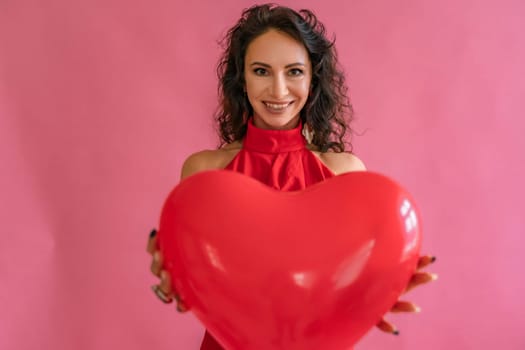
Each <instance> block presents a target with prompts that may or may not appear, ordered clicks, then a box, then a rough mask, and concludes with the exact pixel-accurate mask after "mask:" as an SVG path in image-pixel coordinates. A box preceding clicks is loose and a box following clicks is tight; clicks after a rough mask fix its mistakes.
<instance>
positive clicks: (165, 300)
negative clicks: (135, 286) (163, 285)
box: [151, 284, 173, 304]
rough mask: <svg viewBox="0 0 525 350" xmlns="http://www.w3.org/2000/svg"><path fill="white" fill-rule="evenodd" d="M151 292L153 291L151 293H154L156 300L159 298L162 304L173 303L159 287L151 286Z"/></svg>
mask: <svg viewBox="0 0 525 350" xmlns="http://www.w3.org/2000/svg"><path fill="white" fill-rule="evenodd" d="M151 290H152V291H153V293H155V295H156V296H157V298H159V299H160V301H162V302H163V303H164V304H171V303H173V297H171V296H169V295H166V294H164V292H163V291H162V289H160V286H159V285H158V284H156V285H154V286H151Z"/></svg>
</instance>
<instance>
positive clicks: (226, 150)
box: [181, 143, 242, 179]
mask: <svg viewBox="0 0 525 350" xmlns="http://www.w3.org/2000/svg"><path fill="white" fill-rule="evenodd" d="M241 147H242V146H240V145H239V144H237V143H231V144H229V145H226V146H224V147H223V148H220V149H216V150H203V151H199V152H196V153H193V154H192V155H190V156H189V157H188V158H186V160H185V161H184V163H183V165H182V170H181V179H184V178H186V177H188V176H191V175H194V174H196V173H199V172H201V171H206V170H217V169H224V168H225V167H226V166H227V165H228V163H229V162H231V160H232V159H233V158H234V157H235V155H236V154H237V153H238V152H239V151H240V149H241Z"/></svg>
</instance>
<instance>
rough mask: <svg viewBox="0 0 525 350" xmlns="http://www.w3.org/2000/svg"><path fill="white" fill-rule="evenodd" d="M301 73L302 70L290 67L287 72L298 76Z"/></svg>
mask: <svg viewBox="0 0 525 350" xmlns="http://www.w3.org/2000/svg"><path fill="white" fill-rule="evenodd" d="M303 73H304V72H303V70H302V69H299V68H293V69H290V71H289V72H288V74H290V75H291V76H292V77H298V76H300V75H303Z"/></svg>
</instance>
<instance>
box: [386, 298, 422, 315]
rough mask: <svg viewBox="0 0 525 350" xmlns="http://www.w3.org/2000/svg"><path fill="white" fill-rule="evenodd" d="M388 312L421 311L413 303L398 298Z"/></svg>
mask: <svg viewBox="0 0 525 350" xmlns="http://www.w3.org/2000/svg"><path fill="white" fill-rule="evenodd" d="M390 312H394V313H396V312H421V308H420V307H419V306H417V305H416V304H414V303H411V302H408V301H401V300H400V301H398V302H397V303H395V304H394V306H392V308H391V309H390Z"/></svg>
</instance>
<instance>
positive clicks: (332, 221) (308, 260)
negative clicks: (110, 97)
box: [159, 171, 421, 350]
mask: <svg viewBox="0 0 525 350" xmlns="http://www.w3.org/2000/svg"><path fill="white" fill-rule="evenodd" d="M159 243H160V247H161V251H162V253H163V255H164V258H165V261H166V263H165V267H166V269H168V270H169V271H170V273H171V275H172V278H173V285H174V287H175V288H176V290H177V291H178V292H179V294H180V295H181V297H182V298H183V299H184V300H185V302H186V304H187V306H188V307H189V308H190V309H191V310H192V311H193V312H194V313H195V315H196V316H197V317H198V318H199V319H200V320H201V321H202V322H203V324H204V325H205V326H206V328H207V329H208V330H209V331H210V332H211V333H212V334H213V335H214V337H215V338H216V339H217V340H218V341H219V342H221V343H222V344H223V346H224V347H225V348H226V349H229V350H251V349H254V350H255V349H286V350H299V349H300V350H309V349H312V350H313V349H316V350H318V349H325V350H330V349H337V350H340V349H347V348H349V347H351V346H352V345H354V344H355V343H356V342H357V341H358V340H359V339H360V338H361V337H362V336H363V335H364V334H365V333H366V332H367V331H368V330H370V329H371V328H372V327H373V326H374V325H375V324H376V323H377V322H378V321H379V319H380V318H381V317H382V316H383V315H384V314H385V313H386V312H387V311H388V310H389V309H390V308H391V307H392V305H393V304H394V303H395V302H396V301H397V299H398V297H399V295H400V294H401V293H402V292H403V290H404V289H405V287H406V285H407V283H408V281H409V279H410V276H411V275H412V274H413V272H414V271H415V268H416V264H417V259H418V256H419V249H420V245H421V230H420V219H419V215H418V212H417V208H416V206H415V204H414V202H413V200H412V199H411V196H410V195H409V194H408V193H407V192H406V191H405V190H404V189H403V188H401V187H400V186H399V185H398V184H397V183H396V182H394V181H392V180H391V179H389V178H387V177H385V176H382V175H379V174H376V173H372V172H354V173H348V174H343V175H340V176H336V177H334V178H331V179H328V180H326V181H324V182H321V183H318V184H316V185H314V186H311V187H309V188H307V189H305V190H302V191H297V192H279V191H276V190H273V189H271V188H269V187H267V186H266V185H263V184H261V183H259V182H258V181H256V180H254V179H252V178H249V177H247V176H245V175H242V174H238V173H235V172H230V171H209V172H203V173H199V174H196V175H194V176H191V177H189V178H187V179H185V180H184V181H182V182H181V183H180V184H179V185H178V186H177V187H175V189H174V190H173V191H172V192H171V193H170V195H169V196H168V198H167V200H166V202H165V205H164V208H163V211H162V214H161V222H160V228H159Z"/></svg>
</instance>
